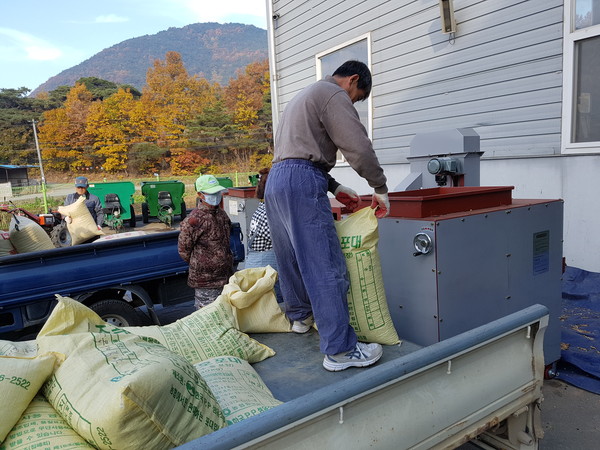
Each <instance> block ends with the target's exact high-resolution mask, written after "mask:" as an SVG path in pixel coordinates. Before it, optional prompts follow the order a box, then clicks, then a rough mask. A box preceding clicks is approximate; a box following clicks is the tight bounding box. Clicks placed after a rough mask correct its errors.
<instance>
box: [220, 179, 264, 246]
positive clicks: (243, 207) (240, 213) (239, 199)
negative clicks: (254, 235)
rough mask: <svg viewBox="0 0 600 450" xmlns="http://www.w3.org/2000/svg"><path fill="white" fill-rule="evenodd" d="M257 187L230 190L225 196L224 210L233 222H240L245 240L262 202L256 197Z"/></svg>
mask: <svg viewBox="0 0 600 450" xmlns="http://www.w3.org/2000/svg"><path fill="white" fill-rule="evenodd" d="M255 193H256V188H255V187H243V188H229V190H228V192H227V194H226V195H224V196H223V209H224V210H225V212H226V213H227V215H228V216H229V219H230V220H231V221H232V222H238V223H239V224H240V227H241V231H242V234H243V236H244V239H246V240H247V239H248V236H249V234H250V221H251V220H252V215H253V214H254V212H255V211H256V209H257V208H258V205H259V204H260V201H259V200H258V199H257V198H256V197H255Z"/></svg>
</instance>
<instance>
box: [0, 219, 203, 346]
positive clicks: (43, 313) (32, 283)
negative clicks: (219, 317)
mask: <svg viewBox="0 0 600 450" xmlns="http://www.w3.org/2000/svg"><path fill="white" fill-rule="evenodd" d="M178 236H179V231H177V230H175V231H166V232H159V233H150V234H144V235H139V236H132V237H127V238H122V239H114V240H106V241H97V242H92V243H89V244H82V245H78V246H74V247H62V248H55V249H51V250H44V251H38V252H31V253H24V254H18V255H10V256H5V257H1V258H0V339H9V340H17V339H24V338H30V337H32V336H34V335H35V334H36V333H37V331H38V329H39V328H40V327H41V326H42V325H43V323H44V322H45V320H46V318H47V317H48V316H49V314H50V312H51V310H52V308H53V307H54V305H55V304H56V300H55V294H61V295H65V296H69V297H72V298H74V299H76V300H79V301H81V302H82V303H84V304H85V305H87V306H89V307H90V308H91V309H93V310H94V311H96V312H97V313H98V314H99V315H100V316H101V317H102V318H104V319H105V320H106V321H108V322H111V323H113V324H115V325H119V326H128V325H132V326H135V325H147V324H152V323H154V324H159V320H158V317H157V316H156V314H155V311H154V306H155V305H157V304H160V305H163V306H169V305H173V304H177V303H180V302H184V301H188V300H190V299H192V298H193V291H192V289H191V288H189V287H188V286H187V283H186V281H187V270H188V265H187V263H186V262H185V261H183V260H182V259H181V257H180V256H179V254H178V252H177V239H178Z"/></svg>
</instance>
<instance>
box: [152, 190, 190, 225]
mask: <svg viewBox="0 0 600 450" xmlns="http://www.w3.org/2000/svg"><path fill="white" fill-rule="evenodd" d="M141 186H142V195H143V196H144V197H145V200H146V201H145V202H144V203H142V221H143V222H144V223H148V222H149V220H150V217H156V218H158V220H159V221H161V222H162V223H164V224H165V225H167V226H169V227H170V226H171V224H172V223H173V217H174V216H177V215H179V216H181V220H183V219H185V216H186V214H187V210H186V206H185V201H184V200H183V194H184V192H185V184H184V183H183V182H181V181H177V180H175V181H142V183H141Z"/></svg>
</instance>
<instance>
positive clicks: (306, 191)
mask: <svg viewBox="0 0 600 450" xmlns="http://www.w3.org/2000/svg"><path fill="white" fill-rule="evenodd" d="M370 93H371V72H370V71H369V68H368V67H367V66H366V65H365V64H363V63H362V62H359V61H347V62H345V63H344V64H342V65H341V66H340V67H339V68H338V69H337V70H336V71H335V72H334V73H333V75H332V76H327V77H325V78H324V79H322V80H320V81H317V82H316V83H314V84H312V85H311V86H308V87H307V88H305V89H304V90H302V91H301V92H300V93H299V94H297V95H296V96H295V97H294V98H293V99H292V100H291V101H290V103H289V104H288V105H287V106H286V108H285V110H284V112H283V115H282V116H281V121H280V122H279V126H278V128H277V133H276V136H275V155H274V158H273V163H274V164H273V168H272V169H271V172H270V173H269V179H268V181H267V188H266V192H265V204H266V207H267V217H268V220H269V226H270V229H271V237H272V239H273V248H274V249H275V254H276V257H277V264H278V266H279V277H280V283H281V290H282V293H283V298H284V302H285V307H286V314H287V316H288V317H289V318H290V320H292V321H293V325H292V331H294V332H296V333H305V332H307V331H308V330H309V329H310V327H311V326H312V324H313V322H314V321H315V320H316V323H317V326H318V329H319V336H320V349H321V352H322V353H324V354H325V358H324V360H323V367H325V369H327V370H330V371H339V370H344V369H347V368H348V367H366V366H369V365H371V364H374V363H375V362H377V361H378V360H379V358H381V355H382V353H383V349H382V348H381V345H379V344H367V343H363V342H358V341H357V336H356V333H355V331H354V329H353V328H352V326H351V325H350V317H349V312H348V300H347V296H348V289H349V287H350V283H349V281H348V276H347V269H346V262H345V260H344V256H343V253H342V250H341V246H340V243H339V240H338V237H337V234H336V230H335V224H334V221H333V214H332V211H331V204H330V202H329V198H328V196H327V192H328V191H329V192H332V193H333V195H335V197H336V199H337V200H339V201H340V202H342V203H343V204H345V205H346V206H347V208H348V209H349V210H351V211H352V210H354V209H355V208H356V206H357V205H358V200H359V198H358V195H357V193H356V192H354V191H353V190H352V189H350V188H348V187H345V186H342V185H340V184H339V183H338V182H337V181H335V180H334V179H333V177H331V175H329V171H330V170H331V169H332V168H333V167H334V166H335V162H336V153H337V150H338V149H339V150H340V151H341V152H342V154H343V155H344V157H345V158H346V161H348V163H349V164H350V166H351V167H352V168H353V169H354V170H355V171H356V172H357V173H358V174H359V175H360V176H361V177H363V178H365V179H366V180H367V182H368V183H369V186H371V187H372V188H373V189H374V193H373V203H372V205H371V207H372V208H377V209H376V210H375V215H376V216H377V217H379V218H382V217H385V216H386V215H387V214H388V212H389V201H388V195H387V191H388V189H387V185H386V181H387V180H386V177H385V175H384V174H383V169H382V168H381V166H380V165H379V161H378V160H377V156H376V155H375V151H374V150H373V146H372V144H371V141H370V139H369V137H368V134H367V131H366V130H365V127H364V126H363V125H362V123H361V122H360V119H359V116H358V112H357V111H356V109H355V108H354V106H353V104H354V103H355V102H357V101H362V100H365V99H367V98H368V97H369V94H370Z"/></svg>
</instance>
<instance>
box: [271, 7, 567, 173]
mask: <svg viewBox="0 0 600 450" xmlns="http://www.w3.org/2000/svg"><path fill="white" fill-rule="evenodd" d="M454 8H455V18H456V21H457V33H456V35H455V36H454V40H451V37H452V36H450V35H447V34H443V33H441V30H440V18H439V7H438V2H436V1H427V2H422V1H419V2H415V1H408V0H396V1H391V0H388V1H386V0H369V1H368V2H364V1H359V0H344V1H340V0H304V1H302V0H278V1H277V2H275V3H274V12H275V13H277V14H280V18H279V19H278V20H277V22H276V23H277V27H275V30H274V31H275V42H276V49H275V55H276V56H275V58H276V61H277V74H278V83H279V84H278V98H277V99H276V101H277V102H278V105H279V106H280V111H282V110H283V107H284V106H285V104H286V103H287V102H289V100H290V99H291V98H293V96H294V95H295V94H296V93H297V92H298V91H299V90H300V89H302V88H303V87H304V86H306V85H307V84H309V83H311V82H313V81H314V76H315V67H314V64H315V62H314V57H315V54H317V53H319V52H322V51H325V50H328V49H330V48H332V47H334V46H337V45H340V44H343V43H344V42H346V41H348V40H351V39H353V38H356V37H357V36H360V35H362V34H364V33H367V32H370V33H371V39H372V40H371V45H372V51H373V54H372V64H373V66H372V71H373V82H374V85H373V93H372V95H373V145H374V147H375V149H376V151H377V154H378V157H379V159H380V161H381V162H382V163H384V164H386V163H398V162H406V156H408V151H409V146H410V141H411V140H412V138H413V136H414V135H415V134H416V133H420V132H427V131H434V130H442V129H448V128H463V127H473V128H474V129H475V130H476V131H477V132H478V133H479V134H480V136H481V148H482V150H483V151H484V152H485V153H484V158H486V157H501V156H510V157H513V156H514V157H519V156H527V155H532V156H534V155H553V154H556V153H559V152H560V120H561V85H562V73H561V72H562V20H563V2H562V0H494V1H483V0H454Z"/></svg>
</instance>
